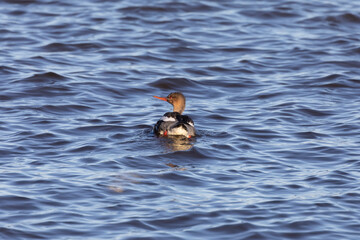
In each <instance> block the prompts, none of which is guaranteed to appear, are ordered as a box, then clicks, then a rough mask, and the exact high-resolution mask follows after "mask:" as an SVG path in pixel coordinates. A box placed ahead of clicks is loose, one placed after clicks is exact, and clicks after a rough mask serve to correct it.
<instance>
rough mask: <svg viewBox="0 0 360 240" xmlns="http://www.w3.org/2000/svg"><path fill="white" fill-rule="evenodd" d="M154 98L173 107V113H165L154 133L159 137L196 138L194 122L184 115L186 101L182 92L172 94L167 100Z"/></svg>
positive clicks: (156, 125)
mask: <svg viewBox="0 0 360 240" xmlns="http://www.w3.org/2000/svg"><path fill="white" fill-rule="evenodd" d="M154 97H155V98H157V99H160V100H163V101H166V102H168V103H170V104H171V105H172V106H173V111H172V112H167V113H165V114H164V115H163V116H162V117H161V118H160V120H159V121H157V123H156V124H155V126H154V128H153V131H154V133H155V134H156V135H157V136H185V137H187V138H191V137H194V136H195V127H194V121H193V120H192V119H191V118H190V117H189V116H187V115H182V113H183V112H184V110H185V102H186V100H185V96H184V95H183V94H182V93H181V92H172V93H170V94H169V95H168V96H167V97H166V98H165V97H157V96H154Z"/></svg>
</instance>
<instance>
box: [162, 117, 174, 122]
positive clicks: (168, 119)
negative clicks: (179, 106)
mask: <svg viewBox="0 0 360 240" xmlns="http://www.w3.org/2000/svg"><path fill="white" fill-rule="evenodd" d="M160 120H162V121H164V122H175V121H176V119H175V118H173V117H166V116H162V117H161V119H160Z"/></svg>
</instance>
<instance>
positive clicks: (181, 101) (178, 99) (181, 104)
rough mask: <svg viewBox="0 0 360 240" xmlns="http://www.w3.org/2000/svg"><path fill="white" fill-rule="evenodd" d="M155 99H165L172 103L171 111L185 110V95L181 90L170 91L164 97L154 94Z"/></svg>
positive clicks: (180, 111) (181, 111)
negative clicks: (172, 108)
mask: <svg viewBox="0 0 360 240" xmlns="http://www.w3.org/2000/svg"><path fill="white" fill-rule="evenodd" d="M154 97H155V98H157V99H160V100H163V101H167V102H168V103H170V104H171V105H173V107H174V110H173V112H178V113H180V114H182V113H183V112H184V110H185V102H186V101H185V96H184V95H183V94H182V93H181V92H173V93H170V94H169V95H168V96H167V97H166V98H163V97H157V96H154Z"/></svg>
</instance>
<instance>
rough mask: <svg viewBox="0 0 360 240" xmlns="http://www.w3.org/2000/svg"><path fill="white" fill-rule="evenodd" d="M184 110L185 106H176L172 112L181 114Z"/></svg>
mask: <svg viewBox="0 0 360 240" xmlns="http://www.w3.org/2000/svg"><path fill="white" fill-rule="evenodd" d="M184 110H185V104H177V105H174V110H173V112H178V113H180V114H182V113H183V112H184Z"/></svg>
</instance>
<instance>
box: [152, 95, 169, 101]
mask: <svg viewBox="0 0 360 240" xmlns="http://www.w3.org/2000/svg"><path fill="white" fill-rule="evenodd" d="M154 98H157V99H160V100H163V101H167V99H166V98H164V97H157V96H154Z"/></svg>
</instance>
